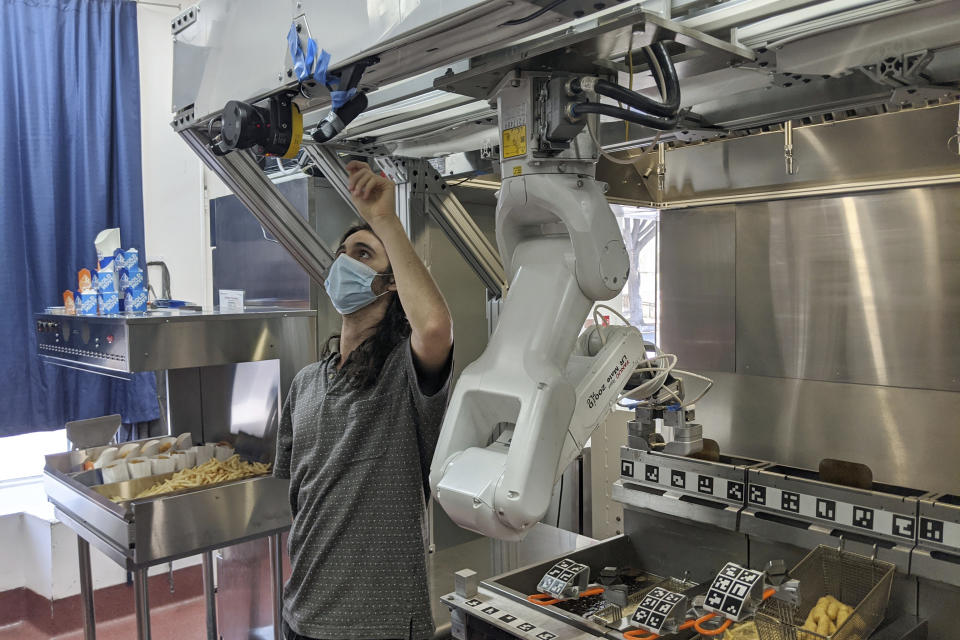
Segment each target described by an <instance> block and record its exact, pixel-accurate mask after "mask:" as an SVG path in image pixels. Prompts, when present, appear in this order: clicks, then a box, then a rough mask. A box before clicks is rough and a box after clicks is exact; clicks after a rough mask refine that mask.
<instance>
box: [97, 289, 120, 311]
mask: <svg viewBox="0 0 960 640" xmlns="http://www.w3.org/2000/svg"><path fill="white" fill-rule="evenodd" d="M97 296H98V297H97V304H98V305H99V307H100V315H102V316H105V315H109V314H112V313H120V296H118V295H117V292H116V291H109V292H103V291H101V292H100V293H98V294H97Z"/></svg>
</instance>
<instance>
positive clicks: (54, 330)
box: [35, 314, 129, 372]
mask: <svg viewBox="0 0 960 640" xmlns="http://www.w3.org/2000/svg"><path fill="white" fill-rule="evenodd" d="M35 330H36V335H37V351H38V353H39V355H40V357H41V358H44V359H46V360H51V361H54V363H55V364H65V365H67V366H69V365H70V364H76V365H83V367H84V368H91V367H92V368H96V369H111V370H114V371H118V372H129V367H128V362H127V326H126V324H125V322H124V320H123V318H113V317H94V316H90V317H81V316H60V315H53V314H38V315H37V316H36V318H35Z"/></svg>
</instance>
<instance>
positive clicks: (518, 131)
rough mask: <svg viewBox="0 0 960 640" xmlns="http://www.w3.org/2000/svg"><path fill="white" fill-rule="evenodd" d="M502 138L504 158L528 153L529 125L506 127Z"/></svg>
mask: <svg viewBox="0 0 960 640" xmlns="http://www.w3.org/2000/svg"><path fill="white" fill-rule="evenodd" d="M502 138H503V141H502V144H501V149H503V157H504V159H506V158H516V157H517V156H524V155H527V125H520V126H519V127H513V128H510V129H504V130H503V135H502Z"/></svg>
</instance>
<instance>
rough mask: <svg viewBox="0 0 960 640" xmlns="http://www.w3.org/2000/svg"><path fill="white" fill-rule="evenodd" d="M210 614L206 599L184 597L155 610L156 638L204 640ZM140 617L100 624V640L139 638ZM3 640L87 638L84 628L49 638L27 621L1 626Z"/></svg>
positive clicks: (152, 625)
mask: <svg viewBox="0 0 960 640" xmlns="http://www.w3.org/2000/svg"><path fill="white" fill-rule="evenodd" d="M205 625H206V617H205V613H204V606H203V598H202V597H199V598H193V599H191V600H184V601H182V602H177V603H174V604H170V605H167V606H165V607H157V608H155V609H153V611H151V615H150V632H151V638H152V639H153V640H204V638H206V635H207V634H206V626H205ZM136 637H137V619H136V616H134V615H130V616H127V617H125V618H119V619H117V620H111V621H109V622H104V623H101V624H98V625H97V640H135V638H136ZM0 640H83V630H79V631H73V632H70V633H65V634H61V635H58V636H53V637H49V636H46V635H44V634H43V633H41V632H40V631H38V630H37V629H36V628H35V627H33V626H31V625H30V624H27V623H22V622H21V623H16V624H12V625H8V626H5V627H0Z"/></svg>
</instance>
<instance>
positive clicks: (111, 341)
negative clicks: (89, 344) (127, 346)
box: [107, 335, 113, 344]
mask: <svg viewBox="0 0 960 640" xmlns="http://www.w3.org/2000/svg"><path fill="white" fill-rule="evenodd" d="M107 344H113V335H109V336H107Z"/></svg>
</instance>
